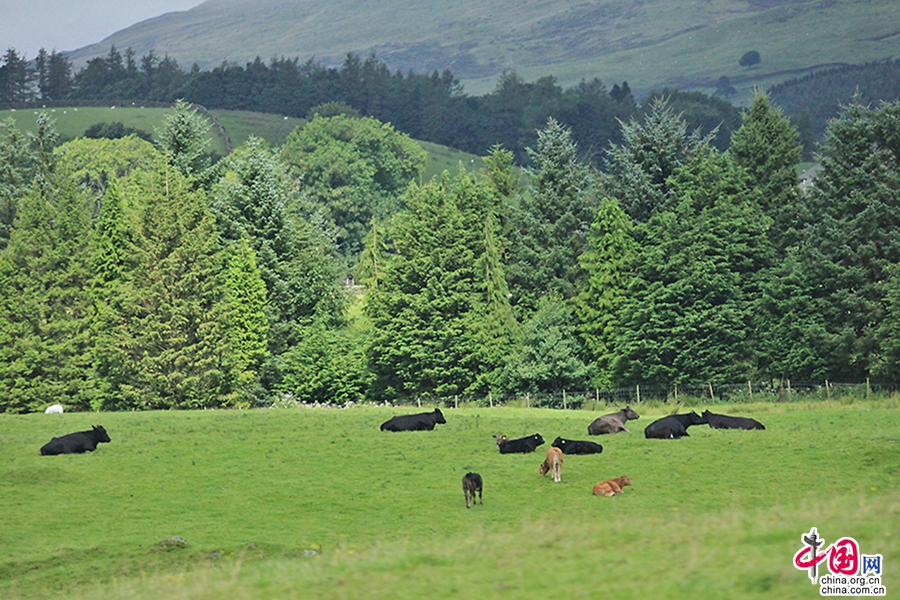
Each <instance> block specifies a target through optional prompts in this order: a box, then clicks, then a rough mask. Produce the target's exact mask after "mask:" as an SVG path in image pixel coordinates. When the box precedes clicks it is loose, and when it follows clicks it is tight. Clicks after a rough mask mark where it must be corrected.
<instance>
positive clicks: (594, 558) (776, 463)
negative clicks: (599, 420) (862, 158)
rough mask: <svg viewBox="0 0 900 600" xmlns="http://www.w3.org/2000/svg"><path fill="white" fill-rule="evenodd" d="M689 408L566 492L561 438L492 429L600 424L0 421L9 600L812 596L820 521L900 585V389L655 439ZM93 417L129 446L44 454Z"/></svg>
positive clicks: (347, 417)
mask: <svg viewBox="0 0 900 600" xmlns="http://www.w3.org/2000/svg"><path fill="white" fill-rule="evenodd" d="M597 408H605V407H597ZM673 408H674V407H671V406H661V405H656V406H648V405H642V406H639V407H637V410H638V412H639V413H640V414H641V419H640V421H637V422H633V423H634V427H632V433H630V434H625V433H623V434H618V435H615V436H603V438H598V441H600V442H601V443H602V444H603V446H604V451H603V453H602V454H600V455H592V456H567V457H565V462H564V465H563V470H562V482H561V483H554V482H553V481H552V479H551V478H549V477H540V476H539V475H538V465H539V464H540V462H541V461H542V460H543V458H544V450H545V449H546V448H547V445H544V446H541V447H540V448H539V449H538V452H536V453H534V454H527V455H500V454H499V453H498V452H497V448H496V445H495V443H494V439H493V436H494V434H497V433H505V434H507V435H509V436H511V437H512V436H518V435H523V434H531V433H534V432H540V433H541V434H542V435H543V436H544V438H545V439H546V440H547V443H548V444H549V443H550V442H551V441H552V440H553V439H554V438H555V437H556V436H557V435H560V436H563V437H567V438H575V439H584V437H585V430H586V427H587V424H588V423H590V422H591V421H592V420H593V419H594V418H595V417H596V416H598V414H601V413H597V412H590V411H585V410H571V411H558V410H546V409H524V408H512V407H496V408H485V407H465V408H460V409H445V410H444V414H445V416H446V419H447V424H446V425H439V426H438V427H437V428H436V429H435V430H434V431H431V432H408V433H390V432H382V431H379V430H378V424H379V423H381V422H382V421H384V420H386V419H387V418H389V417H390V416H391V415H393V414H397V413H399V412H415V411H416V409H415V408H412V407H408V408H405V409H404V408H399V409H398V408H390V407H356V408H352V409H348V410H327V409H318V410H316V409H304V408H297V409H275V410H255V411H172V412H123V413H104V414H97V413H66V414H63V415H44V414H31V415H6V414H0V431H3V432H4V433H3V441H4V447H5V458H4V461H3V463H2V464H0V597H3V598H9V599H26V598H47V597H66V598H98V597H104V598H117V599H122V600H129V599H135V598H161V597H164V598H168V599H175V600H178V599H184V598H198V599H199V598H204V599H206V598H209V599H213V598H267V599H271V598H295V597H304V598H306V597H309V598H363V597H365V598H391V599H395V598H410V599H419V598H460V597H470V596H471V597H484V598H511V599H512V598H539V597H540V598H545V597H546V598H596V597H600V596H602V597H616V598H651V597H659V598H687V597H690V598H811V597H814V596H818V589H817V588H816V587H812V586H811V585H810V581H809V579H807V574H806V572H804V571H800V570H797V569H796V568H794V566H793V564H792V558H793V555H794V553H795V552H797V550H799V548H800V536H801V534H803V533H806V532H808V531H809V529H810V527H818V529H819V534H820V535H821V536H822V537H824V538H825V540H826V544H830V543H832V542H834V541H835V540H836V539H838V538H839V537H842V536H850V537H854V538H855V539H856V540H857V542H859V544H860V550H861V552H863V553H866V554H882V555H883V557H884V576H883V583H884V585H886V587H887V589H888V590H896V589H897V586H900V576H898V571H897V569H896V568H895V567H894V566H895V565H896V564H897V562H898V561H900V536H898V535H897V527H898V525H900V504H898V501H897V498H898V495H897V493H898V491H900V479H898V472H900V471H898V469H900V458H898V456H900V455H898V453H897V452H896V448H895V447H894V446H896V437H897V435H896V432H897V430H898V427H900V408H898V404H897V401H896V399H882V400H872V401H861V400H856V401H854V400H853V399H850V398H848V399H845V402H843V403H837V402H826V401H822V402H815V403H813V402H808V403H807V402H800V403H781V404H774V403H773V404H754V405H746V404H745V405H737V406H717V407H711V408H712V409H713V410H716V412H725V413H738V414H745V415H752V416H754V417H756V418H758V419H760V420H761V421H763V422H764V423H765V424H766V426H767V429H766V430H765V431H722V430H711V429H709V428H707V427H705V426H695V427H693V428H691V431H690V433H691V437H689V438H685V439H682V440H647V439H645V438H644V436H643V435H642V434H641V430H642V429H643V427H644V425H645V424H647V423H649V422H650V421H652V420H653V419H655V418H658V417H660V416H662V415H663V414H666V413H667V412H670V411H671V410H672V409H673ZM701 408H702V407H699V408H698V410H700V409H701ZM93 424H100V425H103V426H104V427H105V428H106V429H107V431H108V432H109V435H110V437H111V438H112V441H111V443H109V444H102V445H101V446H100V447H99V448H98V449H97V450H96V451H95V452H93V453H90V454H84V455H71V456H40V454H39V452H38V449H39V448H40V446H41V445H42V444H43V443H44V442H46V441H47V440H49V439H50V437H51V436H57V435H61V434H63V433H67V432H71V431H80V430H84V429H88V428H90V426H91V425H93ZM470 470H473V471H477V472H479V473H480V474H481V475H482V476H483V478H484V482H485V489H484V503H483V505H477V506H475V507H473V508H472V509H471V510H467V509H466V508H465V503H464V500H463V494H462V490H461V485H460V480H461V478H462V475H463V474H464V473H466V472H467V471H470ZM622 474H627V475H628V476H629V477H630V478H631V480H632V482H633V486H632V487H629V488H626V490H625V493H624V495H621V496H617V497H614V498H602V497H595V496H592V495H591V492H590V490H591V487H592V486H593V484H594V483H596V482H597V481H600V480H604V479H608V478H611V477H616V476H619V475H622ZM824 573H825V567H824V566H822V567H820V574H824ZM598 590H603V593H602V594H599V593H598Z"/></svg>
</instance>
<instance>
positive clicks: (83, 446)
mask: <svg viewBox="0 0 900 600" xmlns="http://www.w3.org/2000/svg"><path fill="white" fill-rule="evenodd" d="M109 441H110V439H109V435H108V434H107V433H106V430H105V429H103V427H101V426H99V425H94V427H93V429H89V430H87V431H77V432H75V433H67V434H66V435H64V436H60V437H55V438H53V439H52V440H50V441H49V442H47V443H46V444H44V445H43V446H41V454H42V455H44V456H52V455H55V454H81V453H82V452H93V451H94V450H96V449H97V444H99V443H101V442H109Z"/></svg>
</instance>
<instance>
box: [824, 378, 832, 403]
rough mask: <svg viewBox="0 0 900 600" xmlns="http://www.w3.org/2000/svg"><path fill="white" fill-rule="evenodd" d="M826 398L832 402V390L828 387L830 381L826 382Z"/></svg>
mask: <svg viewBox="0 0 900 600" xmlns="http://www.w3.org/2000/svg"><path fill="white" fill-rule="evenodd" d="M825 397H826V398H827V399H828V400H831V388H829V387H828V380H827V379H826V380H825Z"/></svg>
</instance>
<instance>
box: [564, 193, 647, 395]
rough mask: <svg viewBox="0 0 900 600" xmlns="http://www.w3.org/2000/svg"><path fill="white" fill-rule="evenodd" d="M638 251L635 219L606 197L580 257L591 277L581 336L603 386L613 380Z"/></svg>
mask: <svg viewBox="0 0 900 600" xmlns="http://www.w3.org/2000/svg"><path fill="white" fill-rule="evenodd" d="M636 254H637V246H636V244H635V241H634V239H633V237H632V225H631V220H630V219H629V218H628V215H626V214H625V211H623V210H622V208H621V207H620V206H619V203H618V202H616V201H615V200H612V199H609V198H604V199H603V200H602V201H601V202H600V209H599V210H598V211H597V216H596V217H595V218H594V222H593V223H592V224H591V232H590V235H589V238H588V250H587V251H586V252H585V253H584V254H582V255H581V258H580V261H581V266H582V268H583V269H584V270H585V272H586V273H587V277H586V280H585V285H584V287H583V288H582V290H581V292H580V293H579V295H578V303H577V310H578V317H579V322H580V324H581V329H580V331H581V336H582V339H583V341H584V346H585V350H586V352H587V354H588V355H589V356H590V358H591V360H592V361H593V363H594V365H595V367H596V377H597V380H596V382H595V383H596V384H597V385H598V386H600V387H604V388H608V387H610V386H611V385H612V383H613V382H612V372H611V368H612V361H613V359H614V358H615V354H614V340H615V336H616V334H617V331H618V327H619V320H618V319H619V310H620V308H621V306H622V303H623V302H624V300H625V298H626V294H627V289H628V285H629V283H630V279H631V277H632V276H633V273H632V269H634V266H635V265H634V264H633V262H634V260H635V258H636Z"/></svg>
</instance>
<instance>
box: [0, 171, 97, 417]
mask: <svg viewBox="0 0 900 600" xmlns="http://www.w3.org/2000/svg"><path fill="white" fill-rule="evenodd" d="M55 183H58V185H49V184H46V185H43V186H41V185H37V184H35V185H32V187H31V191H30V192H29V193H28V194H27V195H26V196H25V197H24V198H22V200H21V203H20V205H19V210H18V214H17V215H16V220H15V222H14V226H13V229H12V232H11V235H10V239H9V245H8V246H7V248H6V249H5V250H4V251H3V253H2V255H0V409H2V410H4V411H7V412H26V411H35V410H41V409H42V408H43V407H44V406H45V405H46V404H49V403H52V402H62V403H64V404H66V405H67V406H70V407H72V408H74V409H86V408H88V407H89V401H90V398H91V397H92V388H93V381H92V380H91V378H90V363H89V361H90V358H89V357H90V347H91V339H90V323H91V320H92V318H93V309H92V303H91V297H90V294H89V292H88V282H89V278H90V277H89V271H88V269H87V247H88V239H89V231H90V216H89V215H90V213H89V210H88V205H87V203H86V202H85V196H84V195H83V194H81V193H79V192H78V190H77V189H76V188H75V187H74V186H73V185H71V184H70V183H69V182H68V181H66V180H64V179H61V180H59V181H58V182H55ZM48 190H53V191H52V192H48Z"/></svg>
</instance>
